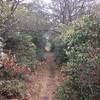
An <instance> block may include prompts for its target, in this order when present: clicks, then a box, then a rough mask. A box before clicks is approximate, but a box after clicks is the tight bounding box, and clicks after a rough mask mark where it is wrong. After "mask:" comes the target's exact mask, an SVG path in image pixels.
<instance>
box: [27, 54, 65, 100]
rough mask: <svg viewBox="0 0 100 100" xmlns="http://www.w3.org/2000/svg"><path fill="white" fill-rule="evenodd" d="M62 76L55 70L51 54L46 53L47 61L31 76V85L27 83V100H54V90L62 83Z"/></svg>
mask: <svg viewBox="0 0 100 100" xmlns="http://www.w3.org/2000/svg"><path fill="white" fill-rule="evenodd" d="M63 80H64V79H63V76H62V75H61V73H60V72H59V71H58V70H57V69H56V63H55V62H54V56H53V53H47V60H46V61H45V62H44V63H43V64H42V65H41V66H40V67H39V69H38V70H37V72H36V73H35V75H33V79H32V83H29V84H28V85H29V93H30V95H31V97H30V99H29V98H28V100H55V95H56V89H57V87H58V86H59V85H60V84H61V83H62V81H63Z"/></svg>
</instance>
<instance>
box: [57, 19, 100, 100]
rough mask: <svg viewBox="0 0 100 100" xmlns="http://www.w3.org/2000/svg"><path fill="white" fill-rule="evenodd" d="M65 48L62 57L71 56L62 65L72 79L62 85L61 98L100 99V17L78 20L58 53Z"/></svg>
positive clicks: (66, 99) (70, 99) (73, 99)
mask: <svg viewBox="0 0 100 100" xmlns="http://www.w3.org/2000/svg"><path fill="white" fill-rule="evenodd" d="M61 42H62V41H61ZM61 50H62V51H63V53H64V55H63V56H62V57H61V56H60V57H61V58H60V59H61V60H62V59H64V58H67V59H66V60H62V61H61V60H60V61H61V63H62V69H63V71H64V72H65V73H66V74H67V75H69V76H70V79H69V80H68V81H67V82H65V84H64V85H62V86H61V87H60V88H59V89H61V90H60V91H58V93H59V94H61V95H59V99H60V100H94V99H95V100H99V98H100V80H99V78H100V67H99V66H100V19H96V18H92V17H91V18H84V19H83V20H82V22H79V23H78V24H75V26H74V32H73V33H72V34H69V35H67V36H66V39H65V41H64V42H63V45H62V48H60V51H58V52H59V53H58V54H60V53H61ZM58 57H59V56H58ZM57 59H58V58H57ZM59 89H58V90H59ZM75 98H76V99H75Z"/></svg>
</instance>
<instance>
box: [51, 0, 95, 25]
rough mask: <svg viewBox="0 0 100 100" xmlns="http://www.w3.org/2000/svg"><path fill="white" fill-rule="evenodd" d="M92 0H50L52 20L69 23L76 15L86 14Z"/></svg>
mask: <svg viewBox="0 0 100 100" xmlns="http://www.w3.org/2000/svg"><path fill="white" fill-rule="evenodd" d="M93 1H94V0H52V6H51V9H52V16H53V20H55V21H58V22H60V23H63V24H69V23H70V22H72V21H73V20H75V19H77V18H78V17H80V16H82V15H85V14H87V11H89V9H90V8H89V7H90V5H91V3H92V2H93Z"/></svg>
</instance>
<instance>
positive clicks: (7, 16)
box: [0, 0, 21, 37]
mask: <svg viewBox="0 0 100 100" xmlns="http://www.w3.org/2000/svg"><path fill="white" fill-rule="evenodd" d="M20 2H21V0H1V1H0V35H2V36H3V37H4V35H5V33H7V32H8V31H9V30H10V29H11V28H12V26H13V24H14V23H13V22H14V19H13V14H14V12H15V10H16V8H17V6H18V5H19V3H20Z"/></svg>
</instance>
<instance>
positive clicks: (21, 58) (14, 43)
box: [5, 32, 37, 69]
mask: <svg viewBox="0 0 100 100" xmlns="http://www.w3.org/2000/svg"><path fill="white" fill-rule="evenodd" d="M32 40H33V39H32V37H31V36H30V35H26V34H21V33H18V32H17V33H15V34H13V35H9V37H8V39H7V41H6V46H5V49H8V50H9V49H11V51H12V53H13V54H15V55H16V59H17V63H19V64H20V65H21V66H31V67H33V66H35V64H36V63H37V58H36V49H37V48H36V46H35V44H34V43H33V42H32ZM33 69H34V67H33Z"/></svg>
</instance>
